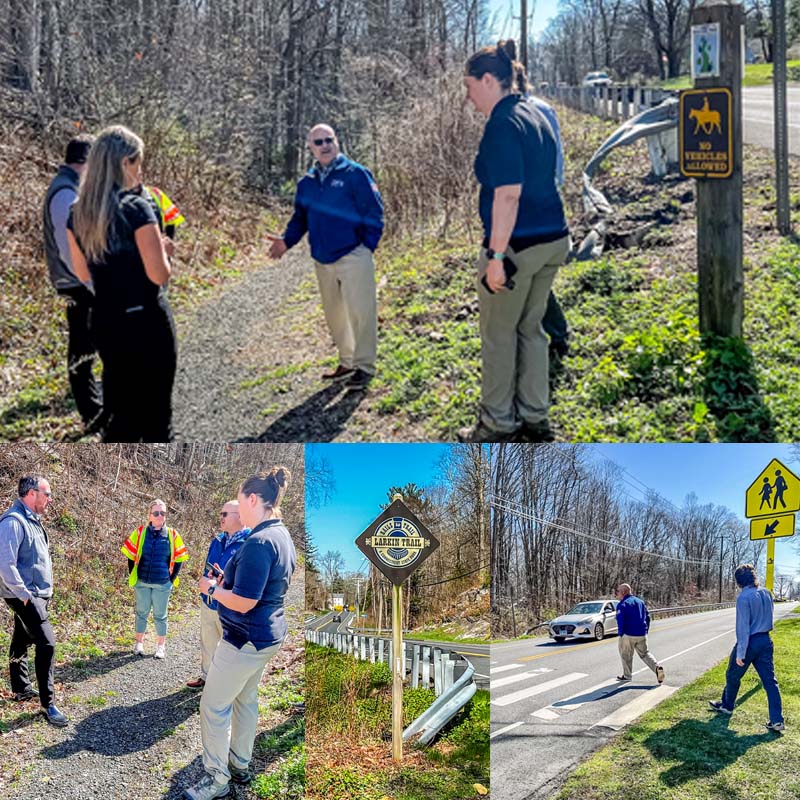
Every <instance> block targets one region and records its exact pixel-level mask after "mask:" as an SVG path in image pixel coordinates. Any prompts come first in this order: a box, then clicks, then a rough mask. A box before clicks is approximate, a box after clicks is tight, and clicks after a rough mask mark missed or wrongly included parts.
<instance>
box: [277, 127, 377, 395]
mask: <svg viewBox="0 0 800 800" xmlns="http://www.w3.org/2000/svg"><path fill="white" fill-rule="evenodd" d="M308 147H309V150H311V154H312V155H313V156H314V159H315V161H314V165H313V166H312V167H311V169H310V170H309V171H308V173H307V174H306V175H305V176H304V177H303V178H302V179H301V180H300V182H299V183H298V184H297V192H296V193H295V199H294V214H293V215H292V218H291V219H290V220H289V224H288V225H287V226H286V230H285V231H284V233H283V236H268V237H267V238H268V239H269V241H270V242H271V244H270V249H269V255H270V258H276V259H277V258H280V257H281V256H282V255H283V254H284V253H285V252H286V251H287V250H288V249H289V248H290V247H294V245H296V244H297V243H298V242H299V241H300V240H301V239H302V238H303V236H304V235H305V234H306V233H308V241H309V245H310V247H311V257H312V258H313V259H314V266H315V268H316V273H317V281H318V283H319V291H320V295H321V296H322V309H323V311H324V312H325V320H326V322H327V323H328V328H329V329H330V332H331V336H332V337H333V341H334V343H335V345H336V348H337V349H338V351H339V363H338V365H337V366H336V369H334V370H332V371H331V372H327V373H324V374H323V375H322V377H323V379H325V380H337V381H338V380H346V381H347V383H346V386H347V387H348V388H350V389H365V388H366V387H367V385H368V384H369V382H370V380H371V379H372V376H373V375H374V374H375V359H376V354H377V346H378V305H377V298H376V294H375V262H374V260H373V253H374V251H375V248H376V247H377V246H378V242H379V241H380V238H381V234H382V233H383V202H382V200H381V195H380V192H379V191H378V187H377V185H376V184H375V180H374V178H373V177H372V174H371V173H370V171H369V170H368V169H367V168H366V167H363V166H361V164H357V163H356V162H355V161H351V160H350V159H349V158H347V157H346V156H344V155H343V154H342V153H340V152H339V142H338V140H337V139H336V134H335V133H334V131H333V128H331V127H330V126H328V125H315V126H314V127H313V128H312V129H311V130H310V131H309V133H308Z"/></svg>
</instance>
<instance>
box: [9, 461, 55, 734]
mask: <svg viewBox="0 0 800 800" xmlns="http://www.w3.org/2000/svg"><path fill="white" fill-rule="evenodd" d="M17 494H18V495H19V497H18V498H17V499H16V500H15V501H14V502H13V504H12V505H11V508H9V509H8V510H7V511H6V512H5V513H4V514H3V515H2V516H0V597H2V598H3V599H4V600H5V601H6V603H7V604H8V606H9V607H10V608H11V610H12V611H13V612H14V634H13V636H12V637H11V647H10V648H9V653H8V655H9V671H10V673H11V691H12V692H14V699H15V700H17V701H19V702H25V701H26V700H32V699H33V698H34V697H36V695H37V692H35V691H34V690H33V687H32V686H31V680H30V677H29V675H28V649H29V648H30V646H31V645H35V647H36V658H35V662H34V663H35V667H36V683H37V684H38V688H39V692H38V695H39V700H40V702H41V706H42V714H44V716H45V718H46V719H47V721H48V722H49V723H50V724H51V725H56V726H58V727H60V728H61V727H64V726H65V725H66V724H67V723H68V722H69V720H68V719H67V717H66V716H65V715H64V714H62V713H61V712H60V711H59V710H58V708H56V705H55V686H54V684H53V663H54V661H55V655H56V639H55V634H54V633H53V626H52V625H51V624H50V618H49V616H48V613H47V607H48V605H49V604H50V598H51V597H52V596H53V568H52V565H51V563H50V548H49V542H48V539H47V532H46V531H45V529H44V527H43V526H42V523H41V519H40V517H41V515H42V514H43V513H44V511H45V509H46V508H47V506H49V505H50V503H51V500H52V494H51V492H50V484H49V482H48V481H47V480H45V479H44V478H42V477H41V476H40V475H26V476H25V477H23V478H20V481H19V486H18V488H17Z"/></svg>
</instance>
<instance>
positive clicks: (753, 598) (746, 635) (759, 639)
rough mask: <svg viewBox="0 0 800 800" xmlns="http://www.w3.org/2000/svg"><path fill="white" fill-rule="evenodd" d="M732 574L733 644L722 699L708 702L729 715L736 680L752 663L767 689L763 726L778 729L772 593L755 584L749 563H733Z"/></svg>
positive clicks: (779, 707)
mask: <svg viewBox="0 0 800 800" xmlns="http://www.w3.org/2000/svg"><path fill="white" fill-rule="evenodd" d="M734 577H735V578H736V583H737V584H738V586H739V587H740V588H741V590H742V591H741V592H739V596H738V597H737V598H736V644H735V645H734V646H733V650H731V655H730V658H729V659H728V670H727V672H726V673H725V689H724V690H723V692H722V700H721V701H717V700H710V701H709V705H710V706H711V708H713V709H714V711H719V713H720V714H727V715H729V716H730V715H731V714H732V713H733V707H734V706H735V705H736V695H737V694H738V693H739V684H740V683H741V681H742V677H743V676H744V674H745V672H747V668H748V667H749V666H750V665H751V664H752V665H753V666H754V667H755V670H756V672H757V673H758V677H759V678H760V679H761V683H762V685H763V686H764V691H765V692H766V693H767V704H768V706H769V722H768V723H767V724H766V726H767V728H769V729H770V730H771V731H782V730H783V729H784V724H783V705H782V703H781V693H780V689H779V688H778V681H777V680H776V678H775V662H774V659H773V647H772V639H771V638H770V635H769V631H771V630H772V595H771V594H770V593H769V592H768V591H767V590H766V589H762V588H760V587H759V585H758V579H757V578H756V571H755V568H754V567H753V565H752V564H742V565H741V566H739V567H737V568H736V572H735V573H734Z"/></svg>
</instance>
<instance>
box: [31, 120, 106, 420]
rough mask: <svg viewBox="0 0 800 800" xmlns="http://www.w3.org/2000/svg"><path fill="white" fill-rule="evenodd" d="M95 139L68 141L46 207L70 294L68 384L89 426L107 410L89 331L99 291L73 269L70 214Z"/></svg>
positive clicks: (49, 238) (49, 237)
mask: <svg viewBox="0 0 800 800" xmlns="http://www.w3.org/2000/svg"><path fill="white" fill-rule="evenodd" d="M93 141H94V137H92V136H88V135H86V134H83V135H81V136H78V137H76V138H75V139H72V140H71V141H70V143H69V144H68V145H67V153H66V156H65V159H64V160H65V162H66V163H64V164H62V165H61V166H60V167H59V168H58V172H57V173H56V176H55V178H53V180H52V181H51V183H50V186H49V188H48V190H47V195H46V196H45V201H44V209H43V228H44V251H45V255H46V257H47V268H48V271H49V273H50V282H51V283H52V284H53V287H54V288H55V290H56V291H57V292H58V293H59V294H60V295H61V296H62V297H65V298H66V299H67V327H68V329H69V346H68V356H67V358H68V362H67V363H68V369H69V385H70V388H71V389H72V395H73V397H74V398H75V404H76V405H77V407H78V413H79V414H80V415H81V419H83V422H84V424H85V425H86V428H87V431H95V430H97V429H98V428H99V427H100V423H101V417H102V411H103V407H102V401H101V395H100V387H99V386H98V384H97V381H95V378H94V374H93V373H92V366H93V364H94V360H95V357H96V349H95V346H94V344H93V342H92V339H91V336H90V335H89V318H90V315H91V310H92V302H93V300H94V295H93V294H92V291H91V290H90V289H89V288H88V287H87V286H85V285H84V284H83V283H81V281H80V280H79V279H78V278H77V277H76V276H75V274H74V272H73V271H72V260H71V258H70V254H69V245H68V244H67V218H68V217H69V210H70V207H71V206H72V204H73V203H74V202H75V200H77V198H78V184H79V183H80V175H81V173H82V172H83V170H84V169H85V168H86V159H87V158H88V156H89V150H90V149H91V147H92V142H93Z"/></svg>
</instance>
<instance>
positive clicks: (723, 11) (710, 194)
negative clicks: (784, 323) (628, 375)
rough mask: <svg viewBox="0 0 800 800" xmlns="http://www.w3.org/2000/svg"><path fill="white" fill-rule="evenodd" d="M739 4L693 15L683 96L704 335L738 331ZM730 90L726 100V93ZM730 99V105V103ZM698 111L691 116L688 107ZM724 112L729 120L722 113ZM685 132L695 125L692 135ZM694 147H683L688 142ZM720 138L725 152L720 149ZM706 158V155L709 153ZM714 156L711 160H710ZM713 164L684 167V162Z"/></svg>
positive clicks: (711, 6) (707, 6)
mask: <svg viewBox="0 0 800 800" xmlns="http://www.w3.org/2000/svg"><path fill="white" fill-rule="evenodd" d="M743 22H744V13H743V11H742V7H741V5H738V4H736V5H731V4H729V3H728V2H726V0H711V2H707V3H703V4H702V5H699V6H697V7H695V9H694V11H693V12H692V29H693V31H692V37H691V41H692V48H693V49H692V56H691V57H692V75H694V76H695V81H694V89H693V90H692V92H691V94H693V95H697V97H698V99H699V103H697V102H696V101H695V99H694V98H692V100H691V101H690V99H689V96H690V93H686V95H687V96H686V98H684V96H683V95H682V96H681V106H682V108H683V107H684V106H686V110H687V118H686V119H684V116H683V114H681V117H680V140H681V157H680V160H681V171H682V172H684V174H685V175H689V176H691V177H695V178H696V187H697V271H698V281H697V283H698V287H697V288H698V295H699V311H700V332H701V333H714V334H718V335H720V336H741V335H742V320H743V317H744V273H743V270H742V218H743V208H742V39H741V36H742V24H743ZM726 95H727V98H726ZM726 99H727V102H726ZM691 111H693V112H694V114H693V115H692V116H691V117H689V116H688V114H689V112H691ZM726 111H727V119H725V116H726V114H725V112H726ZM687 129H690V130H689V131H688V132H687ZM684 142H687V143H689V142H691V143H692V144H693V146H696V149H695V150H692V151H689V152H684V151H683V143H684ZM723 143H725V144H726V145H727V149H726V150H723V149H721V148H722V147H723ZM704 156H705V158H704ZM709 156H713V158H709ZM686 164H692V165H693V166H696V165H698V164H700V165H705V166H706V167H711V168H712V169H701V170H698V169H694V170H690V171H689V172H686V171H684V165H686Z"/></svg>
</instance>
